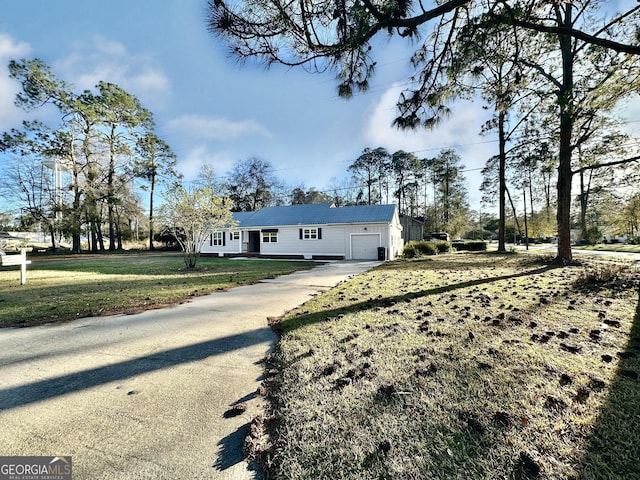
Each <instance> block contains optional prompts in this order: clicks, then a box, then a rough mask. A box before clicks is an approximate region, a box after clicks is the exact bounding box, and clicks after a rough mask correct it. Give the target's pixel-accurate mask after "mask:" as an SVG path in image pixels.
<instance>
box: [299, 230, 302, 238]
mask: <svg viewBox="0 0 640 480" xmlns="http://www.w3.org/2000/svg"><path fill="white" fill-rule="evenodd" d="M299 232H300V240H302V229H300V230H299Z"/></svg>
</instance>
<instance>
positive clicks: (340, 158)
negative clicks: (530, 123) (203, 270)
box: [0, 0, 640, 207]
mask: <svg viewBox="0 0 640 480" xmlns="http://www.w3.org/2000/svg"><path fill="white" fill-rule="evenodd" d="M2 3H3V5H2V14H1V15H0V112H2V113H1V115H0V132H2V131H6V130H8V129H10V128H13V127H19V126H20V122H21V121H22V119H23V118H24V117H25V113H24V112H22V111H21V110H18V109H17V108H15V107H14V106H13V100H14V97H15V94H16V93H17V91H18V88H19V86H18V85H17V84H16V83H15V82H13V81H11V80H10V79H9V78H8V75H7V69H6V65H7V64H8V62H9V60H11V59H18V58H34V57H38V58H41V59H42V60H44V61H45V62H46V63H48V64H49V65H50V66H51V67H52V68H53V71H54V72H55V73H56V74H57V75H58V76H59V77H61V78H62V79H64V80H66V81H67V82H70V83H73V84H75V85H76V87H77V88H78V89H85V88H92V87H93V86H94V85H95V84H96V83H98V81H100V80H104V81H108V82H112V83H116V84H118V85H119V86H121V87H122V88H124V89H125V90H127V91H129V92H131V93H133V94H135V95H136V96H137V97H138V98H140V100H141V101H142V103H143V104H144V105H145V106H146V107H147V108H149V109H150V110H151V111H152V112H153V113H154V115H155V119H156V123H157V133H158V134H159V135H160V136H161V137H162V138H163V139H165V140H166V141H167V142H168V143H169V144H170V145H171V147H172V148H173V150H174V151H175V153H176V154H177V156H178V160H179V170H180V171H181V172H182V173H183V174H184V175H185V178H186V179H187V180H189V179H191V178H193V176H194V175H195V174H196V173H197V171H198V170H199V168H200V166H201V165H202V164H204V163H209V164H211V165H213V167H214V169H215V171H216V172H217V173H218V174H219V175H220V176H223V175H224V174H225V173H227V172H228V171H229V170H230V168H231V167H232V165H233V164H234V163H235V162H237V161H239V160H244V159H246V158H249V157H252V156H257V157H260V158H262V159H264V160H267V161H269V162H270V163H271V164H272V165H273V166H274V169H275V173H276V175H277V176H278V177H280V178H282V179H283V180H285V181H286V182H287V183H288V184H289V185H291V186H299V185H303V186H304V187H306V188H311V187H314V188H316V189H319V190H322V189H324V188H326V187H327V186H328V185H330V184H331V183H332V182H333V181H334V180H335V179H343V178H346V177H347V176H348V174H347V170H346V169H347V167H348V165H349V164H350V163H351V162H352V161H353V160H355V159H356V158H357V157H358V156H359V155H360V153H361V152H362V150H363V149H364V148H365V147H372V148H375V147H378V146H382V147H385V148H387V149H388V150H389V151H391V152H393V151H396V150H399V149H404V150H407V151H412V152H415V153H416V154H417V155H418V156H420V157H432V156H435V155H437V153H438V152H439V151H440V149H442V148H448V147H456V151H457V152H458V154H459V155H460V156H461V157H462V159H463V164H464V165H465V166H466V168H467V169H468V171H467V172H466V176H467V179H468V186H469V193H470V196H471V200H472V203H473V204H474V206H476V207H477V203H478V200H479V197H480V193H479V192H478V186H479V184H480V172H479V170H478V169H479V168H481V167H482V166H483V165H484V162H485V160H486V159H487V158H488V157H490V156H492V155H494V154H495V153H496V149H497V144H496V143H495V142H492V141H491V140H492V139H491V138H487V137H481V136H479V134H478V133H479V130H480V126H481V125H482V123H483V121H484V120H485V119H486V117H487V113H486V111H484V110H483V109H482V105H481V104H480V103H477V104H466V105H459V106H457V107H455V108H454V115H453V116H452V117H451V119H450V120H449V121H448V122H446V123H445V124H444V125H442V126H441V127H440V128H438V129H437V130H435V131H431V132H427V131H417V132H411V133H406V132H400V131H398V130H397V129H395V128H393V127H391V121H392V119H393V117H394V114H395V102H396V100H397V98H398V94H399V93H400V91H401V90H402V85H403V83H405V81H406V79H407V77H408V75H409V73H410V70H409V56H410V54H411V49H410V46H408V45H407V44H404V43H401V42H396V41H394V42H389V43H386V44H384V47H383V48H382V49H379V53H380V54H379V55H378V69H377V73H376V75H375V77H374V78H373V81H372V82H371V89H370V91H369V92H368V93H366V94H364V95H358V96H356V97H355V98H353V99H351V100H343V99H340V98H338V97H337V94H336V81H335V79H334V75H333V74H332V73H331V72H328V73H325V74H322V75H318V74H309V73H307V72H305V71H304V70H302V69H287V68H284V67H281V66H275V67H272V68H271V69H270V70H266V69H265V68H264V67H263V66H261V65H257V64H254V63H248V64H245V65H238V64H237V63H236V62H235V61H234V60H233V59H231V58H229V56H228V55H227V49H226V47H225V45H223V44H221V43H220V41H219V40H218V39H217V38H215V37H213V36H212V35H211V34H210V33H209V32H208V31H207V28H206V20H205V19H206V3H207V2H206V0H160V1H158V0H111V1H109V2H97V1H87V0H58V1H46V0H4V1H3V2H2ZM622 3H628V1H626V2H622ZM43 114H44V112H43ZM639 118H640V116H639Z"/></svg>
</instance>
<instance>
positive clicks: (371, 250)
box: [351, 235, 380, 260]
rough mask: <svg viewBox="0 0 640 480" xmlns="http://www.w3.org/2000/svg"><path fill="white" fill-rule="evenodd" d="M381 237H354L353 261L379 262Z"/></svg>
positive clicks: (352, 245)
mask: <svg viewBox="0 0 640 480" xmlns="http://www.w3.org/2000/svg"><path fill="white" fill-rule="evenodd" d="M379 246H380V235H352V236H351V258H352V259H353V260H377V259H378V247H379Z"/></svg>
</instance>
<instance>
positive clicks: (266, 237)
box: [260, 229, 278, 243]
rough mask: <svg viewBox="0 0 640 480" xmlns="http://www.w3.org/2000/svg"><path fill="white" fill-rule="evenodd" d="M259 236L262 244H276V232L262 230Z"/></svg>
mask: <svg viewBox="0 0 640 480" xmlns="http://www.w3.org/2000/svg"><path fill="white" fill-rule="evenodd" d="M261 234H262V235H261V237H260V238H261V240H262V243H278V230H274V229H268V230H262V232H261Z"/></svg>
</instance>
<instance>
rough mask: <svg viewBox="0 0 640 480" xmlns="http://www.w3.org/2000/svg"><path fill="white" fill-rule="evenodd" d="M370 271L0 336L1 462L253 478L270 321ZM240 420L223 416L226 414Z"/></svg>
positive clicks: (345, 267)
mask: <svg viewBox="0 0 640 480" xmlns="http://www.w3.org/2000/svg"><path fill="white" fill-rule="evenodd" d="M377 263H378V262H335V263H329V264H325V265H323V266H318V267H316V268H314V269H313V270H311V271H305V272H298V273H294V274H292V275H287V276H283V277H279V278H277V279H274V280H268V281H265V282H261V283H259V284H256V285H251V286H246V287H239V288H235V289H233V290H231V291H229V292H224V293H214V294H212V295H208V296H206V297H200V298H196V299H194V300H192V301H191V302H189V303H185V304H183V305H179V306H176V307H174V308H167V309H162V310H153V311H147V312H143V313H140V314H136V315H115V316H110V317H98V318H85V319H79V320H77V321H74V322H71V323H66V324H62V325H48V326H47V325H45V326H41V327H33V328H23V329H2V330H0V379H1V380H0V381H1V383H0V455H71V456H72V457H73V472H74V476H73V478H74V480H82V479H87V480H97V479H109V480H115V479H117V480H126V479H134V478H135V479H154V480H159V479H234V480H235V479H253V478H259V477H260V475H259V473H257V472H255V471H252V467H251V466H249V465H248V464H247V463H246V462H244V461H243V459H242V455H241V446H242V441H243V437H244V431H245V429H246V426H247V424H248V423H249V422H250V421H251V418H252V417H253V416H254V415H255V414H257V413H259V411H260V402H261V399H260V398H259V397H256V394H255V392H256V389H257V387H258V385H259V383H260V378H261V375H262V369H263V367H262V364H261V360H262V359H263V358H264V356H265V354H266V353H267V352H268V350H269V349H270V348H272V346H273V345H274V342H275V341H276V337H275V335H274V334H273V332H272V331H271V329H270V328H268V326H267V321H266V318H267V317H269V316H278V315H281V314H283V313H284V312H285V311H287V310H289V309H291V308H294V307H295V306H297V305H300V304H301V303H303V302H305V301H306V300H308V299H309V298H310V296H311V295H314V294H316V293H318V292H320V291H323V290H326V289H328V288H330V287H332V286H334V285H336V284H337V283H339V282H340V281H342V280H343V279H345V278H348V277H349V276H351V275H354V274H358V273H360V272H362V271H365V270H367V269H369V268H371V267H372V266H374V265H376V264H377ZM238 402H246V403H247V405H248V410H247V412H246V413H245V414H243V415H240V416H237V417H233V418H224V412H225V411H227V410H228V409H229V407H230V405H233V404H234V403H238Z"/></svg>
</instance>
